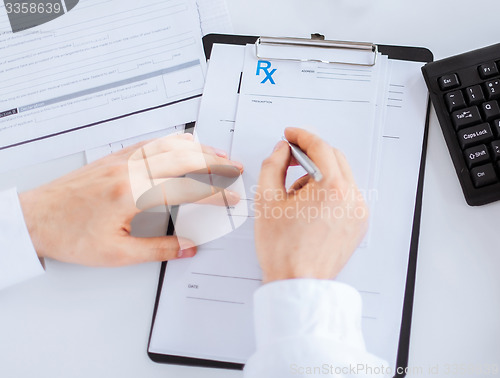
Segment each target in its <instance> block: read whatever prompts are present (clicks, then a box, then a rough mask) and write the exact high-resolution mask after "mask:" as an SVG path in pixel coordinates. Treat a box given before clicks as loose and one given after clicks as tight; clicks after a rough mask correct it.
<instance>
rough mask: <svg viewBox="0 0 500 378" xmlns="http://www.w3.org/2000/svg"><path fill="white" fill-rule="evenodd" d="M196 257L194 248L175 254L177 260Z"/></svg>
mask: <svg viewBox="0 0 500 378" xmlns="http://www.w3.org/2000/svg"><path fill="white" fill-rule="evenodd" d="M195 255H196V248H195V247H193V248H188V249H181V250H180V251H179V253H177V258H178V259H187V258H190V257H194V256H195Z"/></svg>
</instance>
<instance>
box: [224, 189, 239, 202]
mask: <svg viewBox="0 0 500 378" xmlns="http://www.w3.org/2000/svg"><path fill="white" fill-rule="evenodd" d="M226 196H227V197H229V198H228V199H229V200H230V201H231V202H234V203H238V202H240V195H239V194H238V193H236V192H233V191H232V190H227V189H226Z"/></svg>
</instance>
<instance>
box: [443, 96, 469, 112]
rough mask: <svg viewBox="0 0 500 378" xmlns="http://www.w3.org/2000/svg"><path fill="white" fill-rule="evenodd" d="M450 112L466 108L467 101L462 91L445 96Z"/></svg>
mask: <svg viewBox="0 0 500 378" xmlns="http://www.w3.org/2000/svg"><path fill="white" fill-rule="evenodd" d="M444 100H445V101H446V105H448V111H449V112H450V113H451V112H453V111H455V110H457V109H461V108H465V106H466V105H465V100H464V96H463V95H462V92H461V91H454V92H449V93H446V94H445V95H444Z"/></svg>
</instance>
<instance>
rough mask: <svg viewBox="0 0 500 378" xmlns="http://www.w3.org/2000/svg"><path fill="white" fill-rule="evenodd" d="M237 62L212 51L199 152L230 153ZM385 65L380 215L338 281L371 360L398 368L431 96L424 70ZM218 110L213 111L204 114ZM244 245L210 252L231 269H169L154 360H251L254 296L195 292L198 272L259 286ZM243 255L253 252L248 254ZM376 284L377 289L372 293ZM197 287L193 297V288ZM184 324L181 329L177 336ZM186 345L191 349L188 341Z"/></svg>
mask: <svg viewBox="0 0 500 378" xmlns="http://www.w3.org/2000/svg"><path fill="white" fill-rule="evenodd" d="M243 54H244V47H242V46H225V45H224V46H218V45H215V46H214V50H213V52H212V59H211V63H210V68H209V73H208V77H207V86H206V88H205V94H204V98H203V101H202V106H201V112H200V119H199V122H198V125H197V128H199V129H198V130H197V132H198V133H199V135H200V141H201V142H205V139H204V138H205V137H206V138H209V139H208V140H209V141H210V142H211V143H212V144H215V143H216V142H217V138H218V137H220V139H219V143H218V144H217V147H218V148H222V149H227V148H228V145H230V143H231V139H230V138H227V134H228V133H229V132H230V131H228V130H230V129H228V127H227V125H225V124H224V123H222V122H220V120H223V119H230V118H231V114H233V115H234V114H235V113H236V102H237V101H236V99H237V94H235V93H236V92H237V88H238V83H239V76H240V73H241V67H242V65H243ZM390 64H391V67H389V68H390V72H391V77H390V84H391V85H390V86H389V85H387V89H386V91H385V94H384V99H383V100H384V102H383V103H385V104H386V105H385V106H386V107H387V114H386V122H385V127H384V130H383V135H384V137H383V141H382V145H381V148H382V151H381V153H380V155H381V159H382V161H381V164H380V166H381V169H380V171H381V172H380V174H381V178H380V181H379V184H378V186H377V188H378V192H379V195H378V199H377V206H378V209H379V211H376V212H375V216H374V219H373V221H372V228H373V237H372V240H371V241H370V244H369V246H368V247H367V248H364V249H361V250H358V251H357V252H356V253H355V254H354V256H353V258H352V259H351V261H350V262H349V264H348V265H347V266H346V268H345V269H344V270H343V272H342V273H341V275H340V276H339V277H338V280H340V281H343V282H347V283H350V284H351V285H353V286H354V287H356V288H358V289H359V290H360V291H361V295H362V298H363V328H364V335H365V340H366V342H367V347H368V350H369V351H370V352H372V353H375V354H377V355H379V356H381V357H383V358H385V359H386V360H388V361H389V362H390V363H391V364H395V361H396V355H397V347H398V340H399V331H400V327H401V315H402V314H401V311H402V308H403V296H404V290H405V283H406V281H405V280H406V271H407V264H408V251H409V245H410V233H411V229H412V222H413V209H414V204H415V197H416V188H417V178H418V172H419V164H420V155H421V148H422V137H423V131H424V125H425V114H426V104H427V91H426V88H425V84H424V82H423V80H422V78H421V74H420V67H421V64H420V63H413V62H403V61H397V62H391V63H390ZM212 73H214V76H212ZM215 73H217V76H215ZM224 78H225V79H224ZM389 98H390V99H391V100H388V99H389ZM221 99H223V100H221ZM224 105H226V106H224ZM215 108H217V109H218V110H217V111H210V110H211V109H215ZM214 125H218V126H217V127H215V126H214ZM224 126H226V127H224ZM210 131H212V133H210ZM202 135H203V136H204V137H203V138H202ZM394 172H397V177H394ZM245 226H246V224H245V225H244V226H243V228H241V229H239V230H237V231H236V232H235V234H237V233H239V232H242V231H243V230H244V228H245ZM229 236H232V235H229ZM249 236H250V235H249V234H248V235H246V237H247V239H246V240H245V239H242V238H239V239H236V238H235V239H236V240H233V241H232V242H230V243H229V244H225V242H224V241H223V240H224V239H226V238H223V240H218V241H215V242H212V243H211V244H213V245H218V246H219V248H220V247H222V248H228V251H234V253H233V256H236V257H237V259H234V260H233V259H230V260H224V259H223V258H221V259H218V258H217V257H218V256H229V257H230V256H232V255H231V254H227V255H224V254H223V253H222V252H221V250H210V248H205V246H201V247H200V254H199V255H198V256H197V257H195V258H194V259H192V260H190V261H182V262H177V261H176V262H173V263H168V264H167V272H166V274H165V280H164V283H163V291H162V294H161V297H160V299H159V304H158V306H159V307H158V313H157V316H156V320H155V326H154V329H153V334H152V342H151V347H150V351H151V352H158V353H167V354H173V355H181V356H191V357H198V358H204V357H205V358H206V357H209V358H213V359H215V360H222V361H233V362H239V361H241V360H246V359H247V358H248V356H249V355H250V350H252V349H253V348H254V344H253V343H254V341H253V340H254V339H253V325H252V320H251V319H250V318H249V314H250V315H251V313H252V311H253V309H252V304H251V294H252V293H246V292H243V291H241V292H239V293H237V294H235V292H234V291H233V290H232V289H231V285H232V284H234V282H240V281H234V282H233V281H232V280H231V279H225V278H224V277H220V281H212V280H210V279H209V280H207V281H203V282H202V284H200V282H201V281H197V282H195V280H196V278H197V277H198V276H197V275H196V274H194V273H197V272H200V269H201V272H202V273H204V274H206V275H205V276H202V277H214V276H215V275H217V274H219V272H220V274H219V275H221V276H233V277H235V276H238V274H241V276H240V277H245V276H246V277H247V278H252V279H254V280H255V281H247V283H248V287H247V288H246V289H248V290H255V289H256V288H257V287H258V286H259V285H258V284H259V283H258V281H256V279H257V278H258V277H259V272H260V269H259V268H258V266H257V265H256V262H255V260H252V259H251V257H250V256H244V255H243V253H249V254H250V255H254V253H255V252H254V251H252V249H253V242H252V239H251V238H249ZM249 245H252V247H251V248H249ZM206 247H208V245H207V246H206ZM219 254H220V255H219ZM238 259H241V260H239V261H238ZM249 259H250V261H249ZM235 260H236V261H235ZM231 264H233V266H232V267H231V266H230V265H231ZM245 264H246V265H247V266H245ZM245 269H248V270H245ZM243 270H245V271H243ZM228 272H229V273H228ZM232 273H234V274H232ZM212 274H213V275H214V276H211V275H212ZM228 280H229V281H228ZM235 280H236V279H235ZM374 281H380V282H377V283H376V284H373V282H374ZM193 282H195V283H194V285H197V287H193V286H192V287H190V285H193ZM224 283H225V284H224ZM252 283H255V284H256V285H252ZM372 286H373V287H372ZM200 288H201V289H202V295H199V294H193V293H198V290H199V289H200ZM243 289H245V288H243V287H242V286H241V285H239V286H238V287H237V290H243ZM190 296H198V297H203V298H205V299H210V298H213V299H219V300H225V301H227V303H226V302H220V303H219V302H215V301H206V302H203V301H202V300H199V299H198V300H194V299H188V297H190ZM230 302H238V303H244V304H243V305H241V304H240V305H237V304H231V303H230ZM240 306H242V307H240ZM172 309H175V311H172ZM239 310H241V311H239ZM193 313H203V314H207V315H208V316H207V317H205V316H203V317H198V319H197V320H196V322H195V323H188V322H181V320H182V319H184V318H188V319H192V318H193V316H192V314H193ZM227 314H229V315H230V316H240V318H239V319H238V321H236V318H234V317H231V318H229V317H226V315H227ZM183 324H185V325H186V326H182V325H183ZM193 326H194V328H193ZM228 335H234V337H230V336H228ZM210 337H213V339H214V340H217V339H218V338H219V337H222V338H223V342H224V343H226V345H225V346H224V345H222V344H220V343H212V340H211V339H210ZM186 338H188V339H189V340H187V341H186ZM228 338H230V340H228ZM245 353H247V354H246V355H245ZM235 354H238V358H234V357H235Z"/></svg>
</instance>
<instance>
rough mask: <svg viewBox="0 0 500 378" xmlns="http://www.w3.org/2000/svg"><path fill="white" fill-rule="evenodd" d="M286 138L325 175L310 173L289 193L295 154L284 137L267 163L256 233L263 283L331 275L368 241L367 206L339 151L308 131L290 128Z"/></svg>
mask: <svg viewBox="0 0 500 378" xmlns="http://www.w3.org/2000/svg"><path fill="white" fill-rule="evenodd" d="M285 136H286V138H287V139H288V140H289V141H290V142H291V143H294V144H296V145H298V146H299V147H300V148H301V149H302V150H303V151H304V152H305V153H306V154H307V155H308V156H309V157H310V158H311V159H312V160H313V162H314V163H315V164H316V165H317V166H318V168H319V170H320V171H321V173H322V174H323V179H322V180H321V181H320V182H316V181H314V180H313V179H312V178H310V177H309V176H308V175H306V176H304V177H302V178H300V179H299V180H297V181H296V182H295V184H294V185H292V187H291V188H290V189H289V190H288V191H287V189H286V187H285V179H286V174H287V170H288V167H289V166H290V163H291V161H292V157H291V153H290V148H289V146H288V144H287V143H286V142H284V141H281V142H279V143H278V145H277V146H276V148H275V150H274V152H273V153H272V155H271V156H270V157H269V158H267V159H266V160H265V161H264V163H263V164H262V170H261V174H260V179H259V188H258V191H257V195H256V224H255V236H256V247H257V254H258V257H259V261H260V264H261V267H262V269H263V271H264V283H268V282H271V281H277V280H285V279H293V278H317V279H331V278H334V277H336V276H337V275H338V273H339V272H340V271H341V270H342V268H343V267H344V266H345V264H346V263H347V261H348V260H349V258H350V257H351V255H352V253H353V252H354V250H355V249H356V248H357V247H358V245H359V244H360V242H361V240H362V239H363V236H364V235H365V233H366V230H367V226H368V208H367V206H366V204H365V201H364V199H363V197H362V195H361V194H360V192H359V190H358V188H357V186H356V183H355V182H354V178H353V175H352V172H351V169H350V167H349V165H348V163H347V160H346V158H345V157H344V155H343V154H342V153H341V152H340V151H338V150H336V149H334V148H332V147H330V146H329V145H328V144H327V143H326V142H324V141H323V140H321V139H320V138H319V137H317V136H315V135H313V134H311V133H309V132H307V131H305V130H301V129H296V128H288V129H286V130H285Z"/></svg>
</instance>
